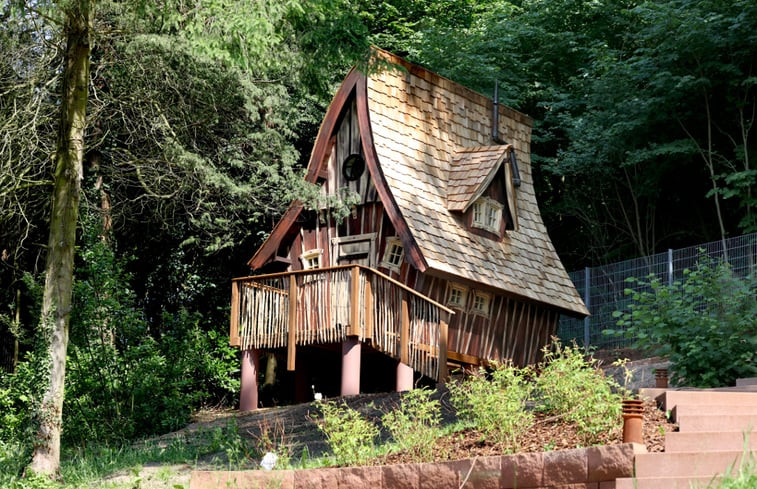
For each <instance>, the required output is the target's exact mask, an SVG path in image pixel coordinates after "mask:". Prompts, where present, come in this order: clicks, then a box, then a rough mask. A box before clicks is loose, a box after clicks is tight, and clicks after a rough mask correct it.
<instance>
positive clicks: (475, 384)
mask: <svg viewBox="0 0 757 489" xmlns="http://www.w3.org/2000/svg"><path fill="white" fill-rule="evenodd" d="M490 375H491V380H489V378H487V373H486V371H485V370H484V369H480V370H479V371H478V372H476V373H474V374H473V375H470V376H468V377H467V378H466V379H465V380H464V381H463V382H461V383H451V384H450V386H449V389H450V393H451V399H452V404H453V406H454V407H455V409H457V411H458V415H459V416H460V418H461V419H464V420H467V421H470V422H472V423H473V425H474V426H475V428H476V429H477V430H478V431H480V432H481V434H482V438H486V439H489V440H491V441H493V442H495V443H497V444H500V445H502V447H503V449H504V450H505V451H506V452H515V451H517V449H518V447H519V445H518V439H519V438H520V437H521V436H522V435H523V434H524V433H525V432H526V431H528V429H529V428H530V427H531V425H532V424H533V414H532V413H531V412H530V411H528V410H527V409H526V402H527V401H528V399H529V397H530V394H531V391H532V389H533V386H532V384H531V382H530V381H529V380H528V377H529V376H530V371H529V370H525V369H518V368H515V367H513V366H511V365H504V364H503V365H497V366H496V367H495V369H494V370H493V371H492V372H491V374H490Z"/></svg>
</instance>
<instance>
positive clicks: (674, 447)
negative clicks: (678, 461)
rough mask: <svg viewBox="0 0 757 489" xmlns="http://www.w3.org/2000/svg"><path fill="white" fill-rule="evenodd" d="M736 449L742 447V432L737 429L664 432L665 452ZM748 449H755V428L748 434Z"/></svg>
mask: <svg viewBox="0 0 757 489" xmlns="http://www.w3.org/2000/svg"><path fill="white" fill-rule="evenodd" d="M702 448H706V449H707V450H708V451H712V452H715V451H736V450H742V449H743V448H744V433H741V432H738V431H726V432H720V431H700V432H674V433H667V434H665V453H671V452H695V451H697V450H701V449H702ZM749 449H750V450H757V429H753V430H752V432H751V435H750V436H749Z"/></svg>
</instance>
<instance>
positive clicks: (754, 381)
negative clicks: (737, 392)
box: [736, 377, 757, 387]
mask: <svg viewBox="0 0 757 489" xmlns="http://www.w3.org/2000/svg"><path fill="white" fill-rule="evenodd" d="M745 385H757V377H747V378H746V379H736V386H737V387H743V386H745Z"/></svg>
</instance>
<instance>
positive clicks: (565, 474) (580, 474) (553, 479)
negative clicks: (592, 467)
mask: <svg viewBox="0 0 757 489" xmlns="http://www.w3.org/2000/svg"><path fill="white" fill-rule="evenodd" d="M542 477H543V479H542V484H544V485H545V486H560V485H565V484H571V483H577V482H578V483H583V482H586V481H587V480H588V463H587V460H586V450H583V449H575V450H558V451H554V452H546V453H545V454H544V473H543V476H542Z"/></svg>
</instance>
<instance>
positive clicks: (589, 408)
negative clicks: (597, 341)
mask: <svg viewBox="0 0 757 489" xmlns="http://www.w3.org/2000/svg"><path fill="white" fill-rule="evenodd" d="M543 351H544V362H543V363H542V364H541V365H540V370H541V371H540V373H539V375H538V377H537V379H536V392H537V404H536V405H537V409H539V410H540V411H543V412H545V413H549V414H552V415H559V416H561V417H563V418H564V419H565V420H566V421H568V422H570V423H572V424H573V425H574V426H575V427H576V428H577V431H578V434H579V435H580V436H581V437H582V438H583V442H584V443H585V444H587V445H591V444H596V443H597V442H599V441H600V440H601V439H602V436H603V435H606V434H607V433H608V432H611V431H612V430H614V429H616V428H617V427H618V426H620V412H621V397H622V396H621V395H620V394H617V393H615V392H613V390H618V387H619V386H617V384H616V383H615V381H614V380H612V379H611V378H606V377H605V376H604V375H603V373H602V372H601V371H600V370H599V369H597V368H596V361H595V360H594V359H588V360H587V359H586V357H585V356H584V353H583V350H582V349H580V348H579V347H578V346H576V345H575V344H574V345H573V346H567V345H566V346H562V345H561V344H560V343H559V341H557V340H555V341H554V342H553V344H552V345H551V347H545V348H544V350H543Z"/></svg>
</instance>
